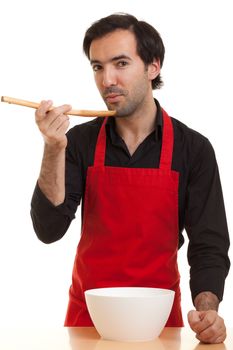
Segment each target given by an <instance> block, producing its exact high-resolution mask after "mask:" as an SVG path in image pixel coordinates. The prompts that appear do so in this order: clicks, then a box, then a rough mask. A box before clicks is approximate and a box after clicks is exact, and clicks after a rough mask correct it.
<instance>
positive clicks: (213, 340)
mask: <svg viewBox="0 0 233 350" xmlns="http://www.w3.org/2000/svg"><path fill="white" fill-rule="evenodd" d="M226 336H227V334H226V330H225V331H222V332H221V333H220V334H219V333H217V334H214V335H213V336H209V337H207V336H204V335H203V334H202V333H201V334H199V335H196V338H197V339H198V340H199V341H201V342H202V343H205V344H219V343H222V342H224V340H225V339H226Z"/></svg>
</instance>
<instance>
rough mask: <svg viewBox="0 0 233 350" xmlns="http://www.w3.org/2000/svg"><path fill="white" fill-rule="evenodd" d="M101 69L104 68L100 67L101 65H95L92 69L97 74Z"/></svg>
mask: <svg viewBox="0 0 233 350" xmlns="http://www.w3.org/2000/svg"><path fill="white" fill-rule="evenodd" d="M101 68H102V66H101V65H99V64H94V65H93V66H92V69H93V71H94V72H97V71H98V70H100V69H101Z"/></svg>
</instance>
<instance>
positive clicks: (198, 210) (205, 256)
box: [31, 101, 230, 300]
mask: <svg viewBox="0 0 233 350" xmlns="http://www.w3.org/2000/svg"><path fill="white" fill-rule="evenodd" d="M155 102H156V104H157V116H156V128H155V131H154V132H152V133H151V134H150V135H148V136H147V137H146V138H145V140H144V141H143V142H142V143H141V144H140V145H139V146H138V148H137V149H136V151H135V152H134V154H133V155H132V156H131V155H130V153H129V151H128V149H127V146H126V144H125V143H124V141H123V139H122V138H121V137H120V136H119V135H118V134H117V132H116V129H115V120H114V117H110V118H108V122H107V124H106V134H107V141H106V142H107V145H106V158H105V165H107V166H115V167H128V168H158V167H159V160H160V151H161V141H162V130H163V121H162V111H161V107H160V105H159V103H158V101H155ZM102 122H103V119H102V118H96V119H94V120H92V121H90V122H87V123H83V124H81V125H77V126H75V127H73V128H71V129H70V130H69V131H68V133H67V137H68V145H67V149H66V198H65V201H64V203H62V204H61V205H59V206H57V207H55V206H54V205H53V204H52V203H51V202H50V201H49V200H48V199H47V198H46V197H45V196H44V194H43V193H42V192H41V190H40V188H39V186H38V184H37V185H36V187H35V190H34V193H33V197H32V202H31V217H32V221H33V226H34V229H35V232H36V234H37V236H38V238H39V239H40V240H41V241H43V242H44V243H52V242H54V241H57V240H58V239H60V238H61V237H62V236H63V235H64V234H65V233H66V231H67V229H68V227H69V225H70V223H71V221H72V219H73V218H74V217H75V212H76V209H77V206H78V205H79V204H80V202H81V199H82V204H83V203H84V201H85V179H86V173H87V168H88V166H92V165H93V162H94V151H95V146H96V141H97V136H98V133H99V130H100V127H101V125H102ZM172 124H173V129H174V149H173V159H172V170H175V171H177V172H179V174H180V177H179V247H181V246H182V244H183V242H184V237H183V234H182V232H183V230H184V229H185V230H186V232H187V235H188V238H189V245H188V253H187V254H188V262H189V264H190V267H191V268H190V288H191V293H192V298H193V299H194V298H195V296H196V295H197V294H198V293H200V292H202V291H212V292H213V293H214V294H216V295H217V296H218V298H219V300H222V296H223V290H224V282H225V278H226V276H227V274H228V271H229V267H230V262H229V258H228V248H229V235H228V229H227V222H226V215H225V209H224V202H223V196H222V189H221V184H220V178H219V171H218V166H217V162H216V158H215V154H214V150H213V148H212V146H211V144H210V142H209V141H208V139H207V138H205V137H204V136H202V135H201V134H199V133H198V132H196V131H194V130H192V129H190V128H188V127H187V126H186V125H184V124H183V123H181V122H180V121H178V120H177V119H175V118H172ZM82 213H83V205H82Z"/></svg>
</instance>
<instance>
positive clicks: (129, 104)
mask: <svg viewBox="0 0 233 350" xmlns="http://www.w3.org/2000/svg"><path fill="white" fill-rule="evenodd" d="M147 89H148V86H147V85H146V81H142V82H141V84H140V85H137V86H136V87H135V88H134V90H133V93H132V96H130V95H129V91H127V90H119V89H117V88H114V87H113V88H109V89H108V91H107V92H116V93H117V92H119V93H121V94H122V95H123V96H124V97H123V98H124V101H123V102H117V103H108V102H107V101H106V100H105V99H104V100H105V104H106V106H107V108H108V109H109V110H116V114H115V117H118V118H127V117H130V116H133V115H134V114H135V112H136V111H137V110H139V109H140V107H141V106H142V105H143V103H144V102H145V98H146V94H147ZM103 98H104V95H103Z"/></svg>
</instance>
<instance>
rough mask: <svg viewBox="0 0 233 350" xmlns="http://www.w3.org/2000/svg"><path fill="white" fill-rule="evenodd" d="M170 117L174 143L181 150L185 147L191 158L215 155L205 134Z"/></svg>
mask: <svg viewBox="0 0 233 350" xmlns="http://www.w3.org/2000/svg"><path fill="white" fill-rule="evenodd" d="M171 119H172V123H173V127H174V135H175V145H176V146H177V147H178V149H179V150H180V151H181V152H182V150H184V149H185V150H186V152H187V154H188V156H189V157H191V158H192V159H194V158H198V157H201V158H202V157H204V156H206V157H215V155H214V153H215V152H214V148H213V146H212V144H211V142H210V140H209V139H208V137H207V136H205V135H203V134H202V133H201V132H199V131H197V130H195V129H193V128H192V127H190V126H188V125H186V124H184V123H183V122H181V121H180V120H179V119H176V118H173V117H172V118H171Z"/></svg>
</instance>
